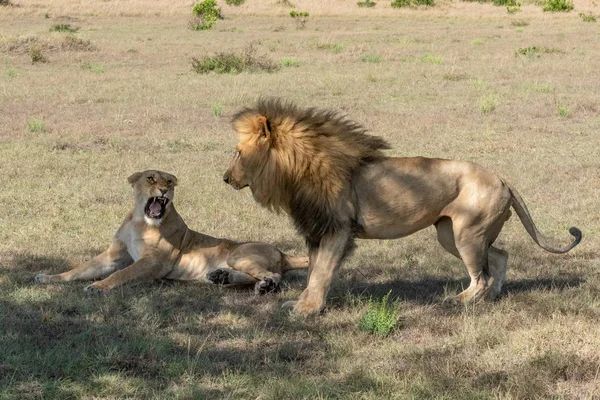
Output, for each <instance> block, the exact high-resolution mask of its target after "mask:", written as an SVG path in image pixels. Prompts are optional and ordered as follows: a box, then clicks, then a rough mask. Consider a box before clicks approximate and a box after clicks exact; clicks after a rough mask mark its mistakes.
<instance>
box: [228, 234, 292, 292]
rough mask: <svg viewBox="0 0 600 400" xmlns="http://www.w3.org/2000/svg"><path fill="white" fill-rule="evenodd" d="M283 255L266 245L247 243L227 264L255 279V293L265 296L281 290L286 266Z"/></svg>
mask: <svg viewBox="0 0 600 400" xmlns="http://www.w3.org/2000/svg"><path fill="white" fill-rule="evenodd" d="M284 262H285V260H284V258H283V254H282V253H281V252H280V251H279V250H278V249H277V248H276V247H275V246H272V245H270V244H266V243H246V244H243V245H241V246H239V247H238V248H236V249H235V250H234V251H233V252H232V253H231V254H230V256H229V257H228V258H227V264H228V265H229V266H230V267H231V268H233V269H234V270H236V271H239V272H243V273H245V274H248V275H250V276H251V277H253V278H255V281H254V282H256V280H258V282H256V284H255V286H254V292H255V293H256V294H265V293H269V292H275V291H277V290H278V289H279V284H280V282H281V273H282V268H283V265H284Z"/></svg>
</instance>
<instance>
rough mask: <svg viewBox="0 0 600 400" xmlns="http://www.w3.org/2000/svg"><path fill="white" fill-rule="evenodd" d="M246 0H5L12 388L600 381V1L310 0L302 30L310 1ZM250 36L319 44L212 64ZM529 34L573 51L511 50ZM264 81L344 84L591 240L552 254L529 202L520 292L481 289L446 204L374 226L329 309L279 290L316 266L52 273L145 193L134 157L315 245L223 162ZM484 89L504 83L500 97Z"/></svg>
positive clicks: (319, 91) (348, 107)
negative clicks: (428, 224) (380, 320)
mask: <svg viewBox="0 0 600 400" xmlns="http://www.w3.org/2000/svg"><path fill="white" fill-rule="evenodd" d="M247 2H248V5H245V6H242V7H240V8H233V7H225V6H224V7H223V10H224V15H225V19H224V20H222V21H218V22H217V24H216V25H215V27H214V28H213V29H212V30H210V31H205V32H193V31H191V30H189V29H188V28H187V23H188V19H189V16H190V9H191V3H187V2H180V1H169V2H166V1H156V2H141V1H139V0H132V1H90V2H75V1H73V2H67V1H65V0H62V1H59V0H57V1H50V2H44V3H40V2H36V1H30V0H15V1H13V3H16V4H17V5H19V7H10V8H1V9H0V26H1V30H0V160H1V163H0V172H1V173H2V176H3V177H5V178H6V179H5V185H6V186H7V187H6V189H4V190H2V191H0V204H2V206H3V212H2V213H1V214H0V227H1V229H0V349H2V351H1V352H0V398H9V399H11V398H15V399H16V398H27V397H29V398H33V397H38V398H41V397H43V398H67V397H71V398H92V397H96V398H122V397H130V398H176V397H180V398H193V397H194V396H195V397H197V398H261V399H276V398H277V399H282V398H290V399H297V398H319V397H320V398H355V399H374V398H474V397H479V398H504V399H522V398H540V397H541V398H544V397H546V398H548V397H562V398H580V399H585V398H593V397H598V396H600V377H599V368H600V359H599V355H598V348H600V339H599V337H598V335H597V330H598V323H597V321H598V318H599V317H600V311H599V309H600V308H599V307H600V298H599V295H598V293H599V292H598V289H600V276H599V275H598V272H597V271H598V267H599V266H600V259H599V257H598V252H597V249H598V248H599V245H600V241H599V240H598V234H599V233H600V214H599V213H598V203H599V196H598V187H600V162H599V161H598V132H599V130H600V116H599V112H600V101H599V99H598V91H599V90H600V88H599V87H598V82H597V79H596V75H597V71H598V70H600V43H599V42H600V36H599V35H598V30H597V27H596V25H595V24H589V23H583V22H581V20H580V19H579V18H578V17H577V15H576V12H579V11H592V12H594V13H596V14H598V11H597V7H596V6H595V5H594V3H593V2H576V12H572V13H568V14H548V13H543V12H542V11H541V9H540V7H538V6H534V5H526V6H523V7H522V8H523V12H521V13H519V14H518V15H514V16H513V15H509V14H507V13H506V11H505V9H504V8H502V7H498V8H497V7H493V6H490V5H480V4H472V3H456V2H443V3H441V4H440V5H439V6H435V7H433V8H429V9H416V10H392V9H391V8H389V7H388V6H387V4H383V2H378V3H379V4H378V5H377V6H376V7H375V8H374V9H372V10H371V9H369V10H364V9H359V8H357V7H356V8H355V2H352V1H344V2H336V1H327V2H317V1H306V2H299V1H293V0H292V2H293V3H295V5H296V8H297V9H299V10H306V11H309V12H310V13H311V16H310V17H309V21H308V22H307V24H306V28H305V29H303V30H297V29H296V25H295V23H294V21H293V20H292V19H291V18H290V17H289V16H288V15H287V11H288V10H289V8H286V7H281V6H280V5H277V4H275V1H274V0H273V1H272V2H261V3H260V5H258V3H255V2H250V1H249V0H247ZM45 14H48V16H49V18H48V19H46V18H44V16H45ZM515 21H525V22H526V24H522V23H519V22H516V23H515ZM58 23H69V24H72V25H74V26H77V27H80V28H81V29H80V30H79V31H78V32H77V33H76V34H75V37H77V38H80V39H83V40H89V41H90V43H91V44H92V45H93V46H95V47H96V48H97V50H96V51H79V50H77V49H75V50H74V51H67V50H65V49H61V48H56V49H55V48H54V47H52V46H49V47H43V46H42V49H43V51H45V54H46V56H47V58H48V59H49V62H48V63H45V64H32V63H31V59H30V56H29V55H28V53H27V52H26V51H25V52H23V51H13V50H10V47H7V45H10V44H15V43H17V44H18V43H21V42H20V41H22V39H21V38H24V37H34V38H37V39H36V40H39V41H40V43H49V44H56V43H61V41H62V40H64V37H65V36H66V34H64V33H57V32H52V33H51V32H49V29H50V27H51V26H52V25H54V24H58ZM519 25H523V26H519ZM250 43H254V44H255V45H256V46H257V48H258V50H259V53H261V54H266V56H267V57H269V58H271V59H273V60H275V61H279V60H281V59H282V58H284V57H290V58H293V59H295V60H298V64H299V66H298V67H294V68H282V69H281V70H280V71H279V72H276V73H272V74H268V73H256V74H247V73H243V74H239V75H229V74H225V75H217V74H208V75H198V74H196V73H194V72H193V71H192V69H191V58H192V57H201V56H203V55H206V54H212V53H214V52H218V51H233V52H239V51H241V50H242V49H243V48H244V47H246V46H247V45H248V44H250ZM533 46H537V47H538V48H542V47H547V48H549V49H551V48H555V49H558V50H560V51H562V52H558V53H540V54H539V57H538V55H535V54H533V55H531V56H528V55H521V54H518V53H517V54H515V53H516V51H517V50H518V49H520V48H527V47H533ZM363 60H364V61H363ZM259 95H274V96H281V97H284V98H291V99H294V100H296V102H297V103H298V104H300V105H303V106H318V107H326V108H333V109H337V110H341V111H343V112H345V113H347V114H348V115H350V116H351V117H352V118H353V119H355V120H357V121H359V122H361V123H363V124H364V125H365V126H367V127H368V128H369V130H370V131H371V132H372V133H374V134H377V135H381V136H383V137H385V138H386V140H388V141H389V142H390V143H391V144H392V145H393V147H394V150H392V151H390V154H393V155H426V156H439V157H446V158H458V159H467V160H472V161H476V162H479V163H481V164H484V165H486V166H488V167H489V168H491V169H493V170H494V171H496V172H497V173H499V174H500V175H502V176H504V177H506V178H507V179H508V180H509V181H510V182H512V183H513V184H514V185H515V187H516V188H517V189H518V190H519V191H520V192H521V194H522V195H523V197H524V198H525V201H526V202H527V204H528V206H529V207H530V209H531V211H532V213H533V217H534V220H535V221H536V222H537V223H538V226H539V227H540V229H541V230H542V231H543V232H545V233H547V234H549V235H552V236H555V237H556V238H557V240H563V241H564V240H567V237H568V235H567V234H566V228H567V227H568V226H571V225H574V226H578V227H579V228H581V230H582V231H583V234H584V239H583V242H582V243H581V245H580V246H578V247H577V248H576V249H574V250H573V251H572V252H571V253H569V254H567V255H564V256H554V255H550V254H547V253H545V252H543V251H542V250H540V249H538V248H536V247H535V245H534V244H533V242H532V241H531V240H530V238H529V237H528V236H527V234H526V233H525V231H524V229H523V228H522V226H521V224H520V223H519V222H518V221H517V219H516V218H513V219H512V220H511V221H509V222H508V223H507V226H506V227H505V230H504V232H503V234H502V235H501V238H500V243H501V245H502V246H503V247H504V248H506V249H507V250H508V251H509V253H510V255H511V258H510V260H509V264H510V269H509V275H508V282H507V284H506V287H505V291H504V294H503V296H502V297H501V298H500V299H499V300H498V301H497V302H495V303H493V304H484V305H477V306H474V307H469V308H468V309H453V308H444V307H443V306H442V305H441V304H440V301H441V299H442V298H443V297H444V294H445V291H448V292H457V291H458V290H459V289H460V286H461V285H463V284H464V283H465V282H466V280H465V278H466V271H465V270H464V267H463V265H462V263H461V262H459V261H457V260H454V259H453V258H451V257H450V256H448V255H446V254H445V252H444V250H442V249H441V248H440V247H439V245H438V244H437V242H436V240H435V238H434V232H432V231H431V230H426V231H424V232H419V233H417V234H415V235H413V236H411V237H409V238H406V239H404V240H402V241H368V242H367V241H362V242H359V249H358V251H357V253H356V255H355V256H354V257H353V258H351V259H350V260H349V261H348V263H347V264H346V265H345V266H344V267H343V268H342V269H341V270H340V273H339V275H338V278H337V281H336V282H335V284H334V286H333V287H332V291H331V293H330V301H329V304H330V307H329V311H328V313H327V314H325V315H323V316H321V317H319V318H316V319H310V320H302V319H296V318H294V317H289V316H288V315H286V314H285V313H282V312H281V311H279V306H280V304H281V303H282V302H283V301H284V300H287V299H292V298H295V297H297V296H298V294H299V293H300V291H301V289H302V287H303V280H302V277H301V276H300V277H297V278H296V279H292V280H290V281H289V284H288V285H289V287H288V288H287V290H285V291H284V292H283V293H281V294H278V295H273V296H266V297H261V298H256V297H254V296H253V295H251V293H250V292H245V291H228V290H222V289H219V288H213V287H207V286H203V285H199V284H193V283H190V284H179V283H175V284H172V283H160V282H158V283H156V284H149V285H140V286H134V287H125V288H123V289H122V290H119V291H117V292H115V293H114V294H112V295H110V296H108V297H106V298H100V299H98V298H88V297H85V296H84V294H83V291H82V288H83V285H82V284H78V283H73V284H68V285H62V286H61V285H52V286H43V287H40V286H35V285H34V284H33V282H32V278H33V276H34V274H35V273H37V272H39V271H51V272H58V271H60V270H63V269H64V268H66V267H67V264H69V263H74V262H78V261H81V260H83V259H87V258H88V257H90V256H91V255H93V254H95V253H96V252H98V251H99V250H101V249H103V248H104V247H105V246H106V245H107V243H108V242H109V240H110V238H111V235H112V234H113V233H114V230H115V229H116V228H117V227H118V225H119V223H120V222H121V219H122V217H123V216H124V214H125V213H126V212H127V210H128V208H129V207H130V205H131V199H130V197H129V196H130V188H129V187H128V186H127V183H126V177H127V176H128V175H129V174H131V173H132V172H134V171H136V170H143V169H147V168H158V169H163V170H166V171H170V172H173V173H175V174H176V175H177V176H178V177H179V179H180V185H179V187H178V193H177V198H176V203H177V207H178V210H179V212H180V213H181V214H182V216H183V217H184V218H185V220H186V222H187V223H188V225H189V226H190V227H192V228H193V229H196V230H199V231H202V232H205V233H207V234H211V235H216V236H225V237H230V238H234V239H238V240H262V241H269V242H273V243H277V244H278V245H279V246H281V248H282V249H283V250H285V251H290V252H295V253H303V252H304V251H305V249H304V246H303V243H302V240H301V239H300V238H299V237H298V236H297V235H296V234H295V232H294V230H293V229H292V227H291V224H290V223H289V221H288V220H287V219H286V218H285V217H283V216H280V217H274V216H273V215H272V214H270V213H268V212H267V211H265V210H262V209H260V208H259V207H258V206H257V205H256V204H255V203H254V201H253V200H252V198H251V196H250V193H248V192H247V191H242V192H234V191H232V190H229V189H228V187H227V186H226V185H225V184H223V183H222V181H221V176H222V173H223V172H224V169H225V168H226V165H227V162H228V161H229V157H230V155H231V152H232V149H233V146H234V144H235V143H236V137H235V136H234V134H233V131H232V130H231V127H230V126H229V118H230V116H231V115H232V114H233V113H234V112H235V111H237V110H238V109H239V108H240V107H242V106H245V105H247V104H250V103H253V102H254V101H255V100H256V98H257V97H258V96H259ZM485 98H493V99H494V101H495V109H494V110H492V111H490V112H488V113H483V112H482V111H481V110H480V100H481V99H485ZM559 107H563V108H562V109H563V110H565V109H566V110H568V113H567V115H566V116H561V115H559ZM564 107H566V108H564ZM217 110H220V111H218V112H217ZM563 115H564V113H563ZM31 121H42V122H43V125H42V126H43V127H42V128H32V127H39V126H40V125H39V124H37V123H29V124H28V122H31ZM390 289H391V290H392V295H391V297H392V298H399V299H400V303H401V309H400V311H401V317H402V322H401V327H400V328H399V329H398V330H397V331H395V332H394V333H393V334H392V335H391V336H389V337H387V338H380V337H376V336H370V335H367V334H365V333H363V332H361V331H360V330H359V329H358V327H357V324H358V320H359V319H360V316H361V315H362V313H363V312H364V311H365V307H366V299H367V298H368V297H369V296H371V295H372V296H374V297H375V298H379V297H381V296H383V295H384V294H386V293H387V292H388V291H389V290H390Z"/></svg>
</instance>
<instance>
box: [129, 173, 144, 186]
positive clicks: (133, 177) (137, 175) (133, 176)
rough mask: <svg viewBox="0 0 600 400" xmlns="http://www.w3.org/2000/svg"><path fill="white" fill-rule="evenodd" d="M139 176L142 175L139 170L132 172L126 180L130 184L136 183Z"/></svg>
mask: <svg viewBox="0 0 600 400" xmlns="http://www.w3.org/2000/svg"><path fill="white" fill-rule="evenodd" d="M141 176H142V173H141V172H136V173H135V174H133V175H131V176H130V177H129V178H127V182H129V184H130V185H131V186H133V184H134V183H136V182H137V180H138V179H140V177H141Z"/></svg>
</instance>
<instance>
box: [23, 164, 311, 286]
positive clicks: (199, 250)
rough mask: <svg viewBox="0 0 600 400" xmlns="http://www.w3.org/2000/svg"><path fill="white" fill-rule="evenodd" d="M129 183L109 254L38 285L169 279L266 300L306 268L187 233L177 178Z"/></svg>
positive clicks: (158, 175)
mask: <svg viewBox="0 0 600 400" xmlns="http://www.w3.org/2000/svg"><path fill="white" fill-rule="evenodd" d="M128 181H129V183H130V184H131V186H133V195H134V197H135V207H134V209H133V211H132V212H130V213H129V215H128V216H127V217H126V218H125V221H123V224H122V225H121V227H120V228H119V230H118V231H117V233H116V234H115V236H114V237H113V239H112V243H111V245H110V247H109V248H108V250H106V251H105V252H104V253H102V254H100V255H98V256H96V257H94V258H93V259H91V260H90V261H88V262H85V263H83V264H82V265H81V266H79V267H76V268H74V269H72V270H70V271H67V272H64V273H62V274H58V275H45V274H40V275H37V276H36V277H35V281H36V282H39V283H50V282H61V281H71V280H92V279H100V278H101V279H102V280H101V281H97V282H95V283H93V284H91V285H89V286H87V287H86V288H85V289H84V290H85V291H86V292H88V293H103V292H106V291H108V290H110V289H113V288H115V287H117V286H120V285H123V284H125V283H128V282H131V281H147V280H152V279H161V278H165V279H175V280H200V281H205V282H209V283H215V284H221V285H231V286H234V285H250V284H254V285H255V286H254V290H255V292H256V293H257V294H263V293H267V292H272V291H275V290H277V289H278V287H279V283H280V281H281V275H282V274H283V273H284V272H286V271H289V270H291V269H296V268H308V258H307V257H292V256H289V255H286V254H284V253H282V252H281V251H280V250H278V249H277V248H276V247H275V246H272V245H270V244H267V243H236V242H233V241H231V240H227V239H217V238H214V237H210V236H208V235H203V234H202V233H198V232H195V231H193V230H191V229H189V228H188V227H187V225H186V224H185V222H183V219H182V218H181V216H180V215H179V214H178V213H177V211H176V210H175V207H174V206H173V198H174V196H175V185H177V178H176V177H175V176H174V175H171V174H168V173H166V172H161V171H155V170H149V171H144V172H136V173H135V174H133V175H131V176H130V177H129V179H128Z"/></svg>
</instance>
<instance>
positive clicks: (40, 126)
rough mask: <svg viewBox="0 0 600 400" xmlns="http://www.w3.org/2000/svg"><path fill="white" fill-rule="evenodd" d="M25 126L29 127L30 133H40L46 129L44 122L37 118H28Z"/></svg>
mask: <svg viewBox="0 0 600 400" xmlns="http://www.w3.org/2000/svg"><path fill="white" fill-rule="evenodd" d="M27 127H28V128H29V132H32V133H41V132H44V131H45V130H46V124H44V121H43V120H41V119H37V118H32V119H30V120H28V121H27Z"/></svg>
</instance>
